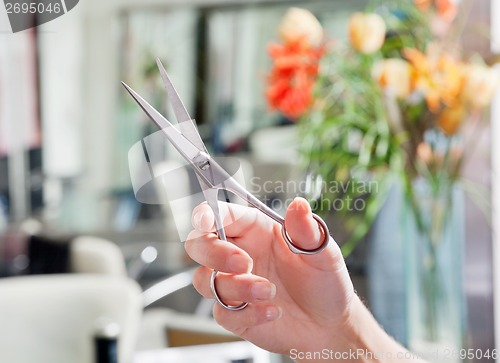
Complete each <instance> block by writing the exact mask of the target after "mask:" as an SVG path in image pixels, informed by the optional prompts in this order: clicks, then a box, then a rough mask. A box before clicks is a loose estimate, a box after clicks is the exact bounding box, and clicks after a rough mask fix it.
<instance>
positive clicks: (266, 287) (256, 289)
mask: <svg viewBox="0 0 500 363" xmlns="http://www.w3.org/2000/svg"><path fill="white" fill-rule="evenodd" d="M251 291H252V296H253V297H254V298H256V299H257V300H270V299H272V298H273V297H274V296H275V295H276V285H274V284H272V283H270V282H266V281H259V282H256V283H254V284H253V286H252V290H251Z"/></svg>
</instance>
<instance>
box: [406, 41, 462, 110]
mask: <svg viewBox="0 0 500 363" xmlns="http://www.w3.org/2000/svg"><path fill="white" fill-rule="evenodd" d="M403 55H404V57H405V58H406V59H407V60H408V61H409V62H410V63H411V64H412V66H413V77H414V88H415V89H416V90H418V91H420V92H422V94H423V95H424V97H425V100H426V101H427V105H428V107H429V109H430V110H431V111H432V112H437V111H438V110H439V108H440V106H441V104H442V103H444V104H445V105H447V106H453V105H454V104H456V103H457V102H458V101H459V96H460V93H461V90H462V86H463V80H464V75H463V66H462V64H461V63H460V62H458V61H456V60H455V59H453V58H452V57H451V56H450V55H448V54H446V53H438V52H436V48H434V47H433V46H432V45H431V46H429V47H428V48H427V54H423V53H422V52H420V51H418V50H417V49H413V48H407V49H405V50H404V51H403Z"/></svg>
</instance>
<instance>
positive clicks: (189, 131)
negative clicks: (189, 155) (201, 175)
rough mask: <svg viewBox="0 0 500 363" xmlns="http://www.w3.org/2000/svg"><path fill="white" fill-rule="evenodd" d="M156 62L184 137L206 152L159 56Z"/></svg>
mask: <svg viewBox="0 0 500 363" xmlns="http://www.w3.org/2000/svg"><path fill="white" fill-rule="evenodd" d="M156 64H157V65H158V69H159V70H160V74H161V78H162V79H163V85H164V86H165V89H166V90H167V93H168V98H169V100H170V104H171V105H172V108H173V109H174V113H175V118H176V119H177V122H178V123H179V126H180V129H181V132H182V134H183V135H184V137H186V139H188V140H189V141H191V142H192V143H193V144H194V145H195V146H196V147H197V148H198V149H200V150H203V151H205V152H206V153H208V151H207V148H206V147H205V144H204V143H203V140H202V139H201V137H200V134H199V132H198V128H197V127H196V124H195V123H194V120H193V119H192V118H191V116H189V113H188V112H187V110H186V107H185V106H184V104H183V103H182V100H181V98H180V97H179V94H178V93H177V91H176V89H175V87H174V85H173V83H172V81H171V80H170V77H169V76H168V74H167V71H166V70H165V68H164V67H163V64H162V63H161V61H160V58H156Z"/></svg>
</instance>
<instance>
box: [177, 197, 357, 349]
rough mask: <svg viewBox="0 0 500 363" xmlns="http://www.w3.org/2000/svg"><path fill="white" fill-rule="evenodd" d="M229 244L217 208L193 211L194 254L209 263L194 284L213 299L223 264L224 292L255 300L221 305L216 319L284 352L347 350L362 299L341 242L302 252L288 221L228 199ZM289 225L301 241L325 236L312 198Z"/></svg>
mask: <svg viewBox="0 0 500 363" xmlns="http://www.w3.org/2000/svg"><path fill="white" fill-rule="evenodd" d="M220 210H221V214H222V216H223V218H224V226H225V231H226V235H227V239H228V242H224V241H220V240H219V239H218V238H217V235H216V233H215V232H214V230H215V228H214V215H213V212H212V210H211V209H210V207H209V206H208V205H207V204H206V203H203V204H200V205H199V206H198V207H196V208H195V210H194V212H193V226H194V227H195V230H194V231H192V232H191V233H190V235H189V237H188V240H187V241H186V244H185V248H186V251H187V253H188V254H189V255H190V256H191V258H192V259H194V260H195V261H196V262H198V263H200V264H201V265H202V266H201V267H199V268H198V269H197V271H196V273H195V276H194V281H193V284H194V286H195V288H196V289H197V290H198V292H199V293H200V294H201V295H203V296H205V297H207V298H213V295H212V292H211V290H210V276H211V273H212V270H213V269H215V270H218V271H219V273H218V274H217V278H216V286H217V292H218V294H219V296H220V298H221V299H222V300H223V301H224V302H226V303H227V304H231V305H238V304H239V303H241V302H249V303H250V304H249V305H248V306H247V307H246V308H245V309H243V310H240V311H230V310H227V309H224V308H223V307H221V306H219V305H218V304H216V305H215V306H214V311H213V314H214V318H215V319H216V320H217V322H218V323H219V324H220V325H222V326H223V327H225V328H226V329H227V330H229V331H231V332H233V333H235V334H237V335H239V336H240V337H242V338H243V339H246V340H248V341H251V342H253V343H254V344H256V345H258V346H260V347H262V348H264V349H266V350H269V351H273V352H277V353H281V354H289V352H290V350H291V349H297V350H298V351H301V350H303V351H305V350H307V351H311V350H314V349H317V350H321V349H324V348H326V347H328V348H329V349H339V350H341V349H344V348H345V347H346V346H347V345H348V342H347V337H346V335H345V331H346V328H347V327H348V325H349V324H350V316H351V312H352V309H353V305H355V303H354V301H356V300H357V297H356V295H355V293H354V289H353V286H352V283H351V280H350V278H349V275H348V272H347V268H346V265H345V262H344V259H343V257H342V254H341V251H340V248H339V246H338V245H337V244H336V243H330V244H329V245H328V246H327V248H326V249H325V250H323V251H322V252H321V253H319V254H317V255H296V254H294V253H292V252H291V251H290V250H289V248H288V246H287V245H286V243H285V241H284V240H283V237H282V235H281V226H280V225H279V224H278V223H276V222H275V221H273V220H271V219H270V218H269V217H267V216H265V215H264V214H262V213H261V212H259V211H258V210H256V209H255V208H248V207H243V206H240V205H235V204H226V203H220ZM285 225H286V229H287V231H288V233H289V235H290V237H291V239H292V240H293V241H294V244H296V245H298V246H300V247H301V248H304V249H314V248H317V247H318V246H319V245H320V243H321V241H322V240H323V238H324V236H322V232H321V229H320V228H319V226H318V224H317V222H316V221H315V220H314V219H313V218H312V213H311V209H310V207H309V204H308V203H307V201H306V200H304V199H302V198H297V199H295V200H294V201H293V202H292V203H291V204H290V206H289V207H288V209H287V213H286V217H285Z"/></svg>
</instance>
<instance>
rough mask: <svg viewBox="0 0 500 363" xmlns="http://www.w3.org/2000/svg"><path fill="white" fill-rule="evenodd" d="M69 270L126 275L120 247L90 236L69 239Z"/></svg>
mask: <svg viewBox="0 0 500 363" xmlns="http://www.w3.org/2000/svg"><path fill="white" fill-rule="evenodd" d="M70 271H71V272H76V273H97V274H105V275H110V276H127V273H126V268H125V260H124V257H123V253H122V251H121V250H120V248H119V247H118V246H117V245H116V244H115V243H113V242H111V241H108V240H106V239H103V238H97V237H92V236H79V237H76V238H75V239H74V240H73V241H71V249H70Z"/></svg>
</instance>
